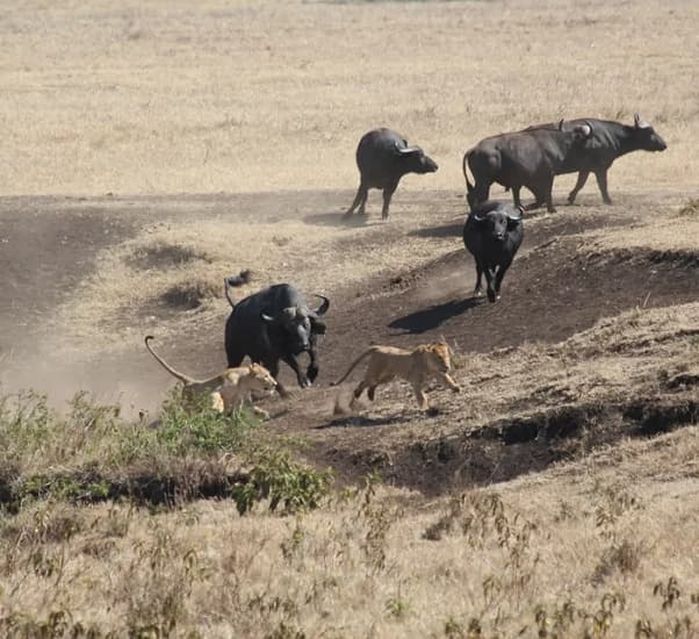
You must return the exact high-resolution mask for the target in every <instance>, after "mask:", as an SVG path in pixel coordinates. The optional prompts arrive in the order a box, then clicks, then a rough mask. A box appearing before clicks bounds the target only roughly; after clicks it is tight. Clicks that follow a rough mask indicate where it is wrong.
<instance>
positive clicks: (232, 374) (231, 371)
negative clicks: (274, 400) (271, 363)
mask: <svg viewBox="0 0 699 639" xmlns="http://www.w3.org/2000/svg"><path fill="white" fill-rule="evenodd" d="M152 339H153V336H152V335H148V336H146V339H145V342H146V348H147V349H148V352H149V353H150V354H151V355H152V356H153V357H155V359H156V360H157V361H158V363H159V364H160V365H161V366H162V367H163V368H164V369H165V370H166V371H167V372H168V373H170V374H171V375H173V376H174V377H176V378H177V379H179V380H180V381H181V382H182V383H183V384H184V388H183V389H182V396H183V397H184V398H185V399H186V400H191V399H193V398H194V397H195V396H197V395H200V394H202V393H209V396H210V398H211V407H212V408H213V409H214V410H217V411H219V412H220V413H230V412H231V411H233V410H235V409H237V408H240V406H242V404H243V403H244V402H245V401H248V402H251V400H252V396H253V395H270V394H272V393H273V392H274V389H275V388H276V387H277V381H276V380H275V379H274V377H272V375H271V373H270V372H269V371H268V370H267V369H266V368H265V367H264V366H261V365H260V364H250V365H249V366H238V367H236V368H227V369H226V370H225V371H223V372H222V373H220V374H219V375H216V376H215V377H211V378H210V379H205V380H197V379H193V378H191V377H189V376H188V375H185V374H184V373H180V372H179V371H176V370H175V369H174V368H172V366H170V364H168V363H167V362H166V361H165V360H164V359H163V358H162V357H160V356H159V355H158V354H157V353H156V352H155V351H154V350H153V349H152V348H151V345H150V344H149V343H148V342H149V341H150V340H152ZM252 410H253V412H254V413H255V414H256V415H259V416H260V417H262V418H263V419H269V413H268V412H267V411H266V410H263V409H262V408H258V407H257V406H253V407H252Z"/></svg>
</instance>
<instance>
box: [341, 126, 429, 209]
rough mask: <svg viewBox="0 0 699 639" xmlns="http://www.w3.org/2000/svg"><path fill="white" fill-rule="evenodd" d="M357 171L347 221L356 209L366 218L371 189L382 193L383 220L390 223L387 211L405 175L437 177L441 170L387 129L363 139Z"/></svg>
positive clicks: (420, 150)
mask: <svg viewBox="0 0 699 639" xmlns="http://www.w3.org/2000/svg"><path fill="white" fill-rule="evenodd" d="M357 167H358V168H359V176H360V179H359V188H358V189H357V195H356V196H355V198H354V202H352V206H350V207H349V209H348V210H347V212H346V213H345V217H350V216H351V215H352V213H354V211H355V209H356V208H357V207H359V210H358V213H359V215H364V214H365V207H366V201H367V197H368V193H369V189H383V209H382V210H381V217H382V219H384V220H385V219H388V207H389V205H390V204H391V197H393V193H394V192H395V190H396V188H398V182H400V179H401V178H402V177H403V176H404V175H405V174H406V173H434V172H435V171H436V170H437V169H438V168H439V167H438V166H437V163H436V162H435V161H434V160H433V159H432V158H430V157H429V156H427V155H425V152H424V151H423V150H422V149H421V148H420V147H419V146H408V141H407V140H406V139H405V138H404V137H403V136H402V135H400V134H398V133H396V132H395V131H391V129H386V128H380V129H374V130H373V131H369V132H368V133H366V134H364V135H363V136H362V139H361V140H360V141H359V145H358V146H357Z"/></svg>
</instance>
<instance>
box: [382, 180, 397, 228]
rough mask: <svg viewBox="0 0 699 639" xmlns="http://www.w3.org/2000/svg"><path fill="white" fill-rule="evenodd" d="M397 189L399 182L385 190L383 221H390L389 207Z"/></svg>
mask: <svg viewBox="0 0 699 639" xmlns="http://www.w3.org/2000/svg"><path fill="white" fill-rule="evenodd" d="M397 187H398V182H396V183H395V184H391V185H389V186H387V187H386V188H385V189H384V190H383V208H382V209H381V219H383V220H387V219H388V207H389V206H390V204H391V198H392V197H393V194H394V193H395V191H396V188H397Z"/></svg>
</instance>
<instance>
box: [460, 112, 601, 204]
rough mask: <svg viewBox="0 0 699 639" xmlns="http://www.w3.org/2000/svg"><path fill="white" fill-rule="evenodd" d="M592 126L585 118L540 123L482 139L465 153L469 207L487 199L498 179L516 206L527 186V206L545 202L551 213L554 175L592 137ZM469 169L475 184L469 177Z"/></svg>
mask: <svg viewBox="0 0 699 639" xmlns="http://www.w3.org/2000/svg"><path fill="white" fill-rule="evenodd" d="M592 133H593V126H592V125H591V124H590V123H589V122H587V121H585V122H583V123H581V124H576V125H574V126H572V127H568V126H566V127H564V126H563V120H561V121H560V122H559V123H558V125H557V126H554V125H542V126H539V127H532V128H529V129H525V130H524V131H516V132H514V133H501V134H500V135H494V136H492V137H489V138H485V139H483V140H481V141H480V142H479V143H478V144H476V146H474V147H473V148H471V149H469V150H468V151H467V152H466V153H465V154H464V159H463V164H462V169H463V173H464V178H465V180H466V190H467V194H466V197H467V200H468V203H469V206H470V207H471V209H473V208H474V207H477V206H478V205H479V204H482V203H483V202H486V201H487V200H488V197H489V194H490V186H491V185H492V184H493V183H494V182H497V183H498V184H502V186H504V187H505V188H506V189H512V197H513V200H514V204H515V206H521V204H522V203H521V201H520V198H519V193H520V190H521V188H522V187H523V186H525V187H527V188H528V189H529V190H530V191H531V192H532V193H533V194H534V196H535V198H536V201H535V202H534V203H533V204H531V205H528V206H527V208H528V209H530V208H536V207H539V206H541V205H542V204H544V203H546V208H547V209H548V210H549V211H550V212H553V211H555V210H556V209H555V208H554V207H553V200H552V189H553V178H554V176H555V175H557V174H558V173H560V172H561V168H562V167H564V166H566V165H567V163H568V161H569V158H570V157H571V156H572V154H574V153H576V152H577V151H578V149H579V148H580V147H581V146H582V145H584V144H585V142H586V141H587V140H588V139H590V138H591V136H592ZM467 166H468V168H469V169H470V170H471V173H472V174H473V178H474V184H471V182H470V181H469V179H468V173H467V172H466V167H467Z"/></svg>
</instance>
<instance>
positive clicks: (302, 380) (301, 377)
mask: <svg viewBox="0 0 699 639" xmlns="http://www.w3.org/2000/svg"><path fill="white" fill-rule="evenodd" d="M282 359H283V360H284V362H286V363H287V364H288V365H289V367H290V368H291V369H292V370H293V371H294V373H296V380H297V381H298V383H299V386H300V387H301V388H306V387H307V386H310V385H311V382H310V381H309V380H308V377H306V374H305V373H304V372H303V371H301V367H300V366H299V361H298V360H297V359H296V357H295V356H294V355H285V356H284V357H282Z"/></svg>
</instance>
